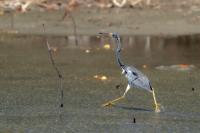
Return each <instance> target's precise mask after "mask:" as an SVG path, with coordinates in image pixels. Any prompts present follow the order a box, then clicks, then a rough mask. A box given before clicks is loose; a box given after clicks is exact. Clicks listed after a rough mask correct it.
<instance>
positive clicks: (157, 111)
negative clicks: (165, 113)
mask: <svg viewBox="0 0 200 133" xmlns="http://www.w3.org/2000/svg"><path fill="white" fill-rule="evenodd" d="M154 106H155V112H156V113H160V112H161V109H160V106H161V105H160V104H159V103H157V104H155V105H154Z"/></svg>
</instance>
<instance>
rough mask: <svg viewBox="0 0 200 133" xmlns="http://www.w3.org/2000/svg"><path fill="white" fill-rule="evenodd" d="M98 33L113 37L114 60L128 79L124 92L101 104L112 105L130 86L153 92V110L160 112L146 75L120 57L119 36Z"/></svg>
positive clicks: (116, 34) (121, 97)
mask: <svg viewBox="0 0 200 133" xmlns="http://www.w3.org/2000/svg"><path fill="white" fill-rule="evenodd" d="M99 35H101V36H109V37H112V38H114V39H115V43H116V45H117V46H116V60H117V63H118V65H119V66H120V68H121V69H122V74H124V75H125V77H126V78H127V80H128V85H127V88H126V90H125V92H124V94H123V95H122V96H120V97H118V98H116V99H114V100H111V101H108V102H106V103H105V104H103V105H102V106H103V107H105V106H110V105H113V104H114V103H115V102H117V101H119V100H121V99H123V98H125V96H126V94H127V92H128V91H129V90H130V88H131V87H135V88H139V89H144V90H147V91H149V92H151V93H152V94H153V100H154V104H155V112H160V104H158V103H157V100H156V96H155V92H154V89H153V87H152V86H151V83H150V81H149V79H148V77H147V76H146V75H144V74H143V73H142V72H140V71H139V70H138V69H136V68H135V67H132V66H126V65H125V64H124V63H123V62H122V61H121V58H120V52H121V41H120V36H119V34H118V33H102V32H100V33H99Z"/></svg>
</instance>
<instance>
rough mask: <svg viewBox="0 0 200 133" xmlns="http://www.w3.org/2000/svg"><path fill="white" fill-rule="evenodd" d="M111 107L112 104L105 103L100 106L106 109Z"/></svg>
mask: <svg viewBox="0 0 200 133" xmlns="http://www.w3.org/2000/svg"><path fill="white" fill-rule="evenodd" d="M112 105H113V103H112V102H107V103H104V104H102V107H108V106H109V107H110V106H112Z"/></svg>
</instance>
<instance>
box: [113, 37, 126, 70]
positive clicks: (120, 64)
mask: <svg viewBox="0 0 200 133" xmlns="http://www.w3.org/2000/svg"><path fill="white" fill-rule="evenodd" d="M115 43H116V45H117V48H116V60H117V63H118V65H119V66H120V67H121V68H122V69H124V67H125V65H124V63H122V61H121V58H120V52H121V41H120V37H119V36H118V37H115Z"/></svg>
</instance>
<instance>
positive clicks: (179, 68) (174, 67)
mask: <svg viewBox="0 0 200 133" xmlns="http://www.w3.org/2000/svg"><path fill="white" fill-rule="evenodd" d="M155 68H156V69H158V70H176V71H190V70H192V69H194V68H195V66H194V65H188V64H178V65H170V66H163V65H161V66H157V67H155Z"/></svg>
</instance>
